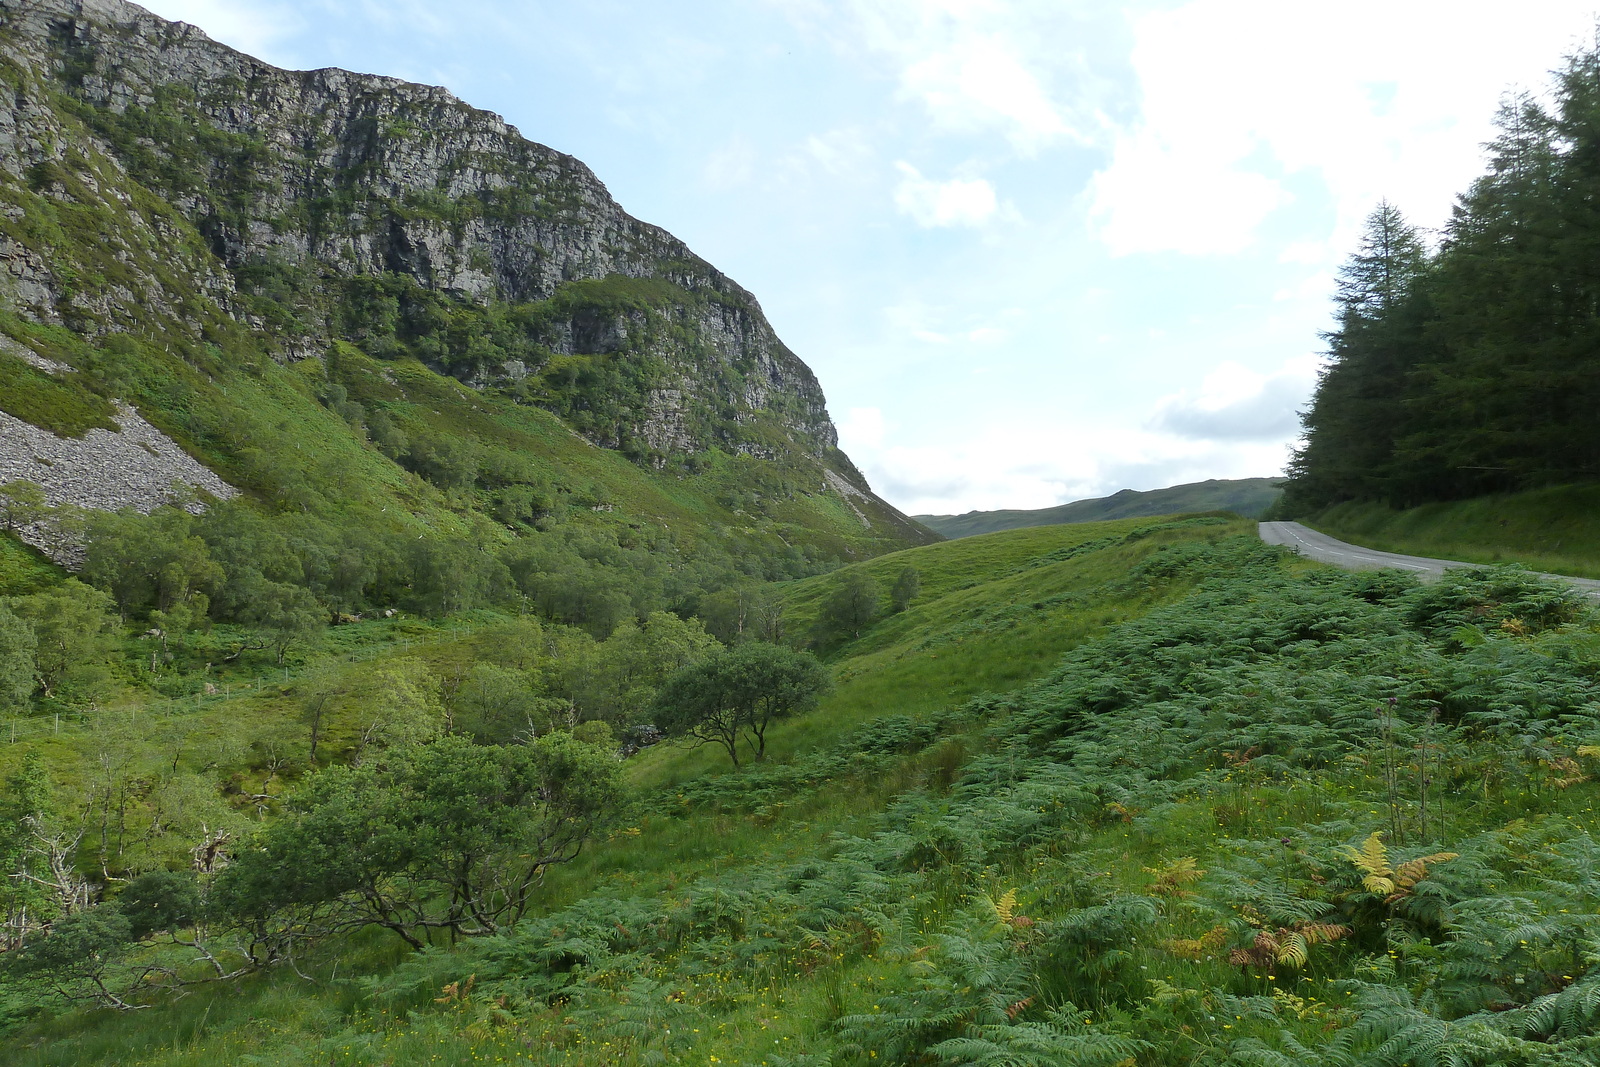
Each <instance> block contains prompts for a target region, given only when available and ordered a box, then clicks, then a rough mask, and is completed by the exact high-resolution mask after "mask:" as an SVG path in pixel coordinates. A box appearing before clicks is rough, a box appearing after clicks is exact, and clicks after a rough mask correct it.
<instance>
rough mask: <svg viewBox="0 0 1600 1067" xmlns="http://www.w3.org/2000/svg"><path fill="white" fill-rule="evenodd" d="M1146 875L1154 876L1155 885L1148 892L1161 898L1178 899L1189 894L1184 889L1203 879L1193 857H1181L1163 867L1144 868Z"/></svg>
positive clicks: (1203, 875)
mask: <svg viewBox="0 0 1600 1067" xmlns="http://www.w3.org/2000/svg"><path fill="white" fill-rule="evenodd" d="M1144 872H1145V873H1146V874H1151V875H1155V879H1156V881H1155V884H1154V885H1152V886H1151V887H1150V892H1152V893H1156V894H1158V895H1160V896H1163V897H1173V898H1175V899H1176V898H1180V897H1186V896H1190V895H1191V894H1190V893H1189V891H1188V890H1187V889H1185V888H1184V887H1185V886H1187V885H1190V884H1191V883H1194V882H1198V881H1199V880H1200V879H1201V878H1204V877H1205V873H1206V872H1205V871H1203V870H1201V869H1200V867H1199V864H1198V863H1196V861H1195V858H1194V857H1193V856H1181V857H1179V858H1178V859H1175V860H1173V861H1172V862H1171V863H1169V864H1167V865H1166V866H1165V867H1146V868H1145V869H1144Z"/></svg>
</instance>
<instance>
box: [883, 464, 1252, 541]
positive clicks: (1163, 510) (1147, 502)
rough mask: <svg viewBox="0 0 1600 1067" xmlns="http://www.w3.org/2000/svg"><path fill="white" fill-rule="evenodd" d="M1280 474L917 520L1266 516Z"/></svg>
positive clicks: (951, 533)
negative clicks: (1029, 508) (1027, 508)
mask: <svg viewBox="0 0 1600 1067" xmlns="http://www.w3.org/2000/svg"><path fill="white" fill-rule="evenodd" d="M1281 481H1282V480H1281V479H1278V478H1234V479H1226V478H1211V479H1208V480H1206V481H1203V482H1191V483H1189V484H1188V485H1174V486H1170V487H1168V488H1166V489H1151V490H1148V491H1145V492H1140V491H1138V490H1136V489H1124V490H1122V491H1121V492H1119V493H1113V494H1112V495H1111V496H1107V497H1096V498H1094V499H1092V500H1074V501H1072V502H1071V503H1069V504H1060V505H1057V506H1056V507H1053V508H1038V509H1035V510H1033V511H969V512H967V513H966V514H964V515H918V516H915V518H916V521H918V522H920V523H922V525H924V526H926V527H928V528H929V529H930V530H934V531H936V532H938V533H940V534H943V535H944V536H945V537H972V536H974V535H976V534H985V533H994V532H996V531H997V530H1019V529H1023V528H1025V527H1029V526H1051V525H1054V524H1056V523H1064V522H1105V521H1107V520H1111V519H1134V518H1143V517H1146V516H1150V515H1171V514H1174V513H1176V512H1180V511H1231V512H1233V513H1234V514H1235V515H1241V516H1243V517H1244V518H1247V519H1255V518H1259V517H1261V516H1262V515H1264V514H1265V513H1266V511H1267V509H1268V508H1270V507H1272V505H1273V504H1274V503H1276V502H1277V500H1278V498H1279V497H1280V496H1281V495H1282V489H1281V488H1280V487H1279V486H1280V484H1281Z"/></svg>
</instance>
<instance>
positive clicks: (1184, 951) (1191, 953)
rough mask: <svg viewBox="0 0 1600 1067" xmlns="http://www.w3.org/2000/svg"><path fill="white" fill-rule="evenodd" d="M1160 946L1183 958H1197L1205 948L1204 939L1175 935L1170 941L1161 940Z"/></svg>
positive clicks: (1202, 953)
mask: <svg viewBox="0 0 1600 1067" xmlns="http://www.w3.org/2000/svg"><path fill="white" fill-rule="evenodd" d="M1162 947H1163V948H1165V949H1166V950H1167V951H1168V952H1170V953H1172V954H1173V955H1174V956H1177V957H1178V958H1179V959H1185V960H1197V959H1199V958H1200V957H1201V956H1202V955H1204V953H1205V950H1206V945H1205V942H1204V941H1200V940H1197V939H1195V938H1192V937H1175V938H1173V939H1172V940H1171V941H1164V942H1162Z"/></svg>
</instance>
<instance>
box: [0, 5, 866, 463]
mask: <svg viewBox="0 0 1600 1067" xmlns="http://www.w3.org/2000/svg"><path fill="white" fill-rule="evenodd" d="M0 56H4V57H5V58H6V59H8V60H9V61H10V62H11V63H12V64H14V65H15V66H16V67H17V68H19V69H20V70H22V71H24V72H27V73H29V74H30V75H32V76H34V77H36V78H39V79H41V82H40V84H41V86H42V88H43V89H44V90H45V91H43V92H41V93H35V94H34V96H33V97H30V95H29V93H28V92H23V93H20V94H18V101H17V104H16V107H15V108H14V109H13V110H12V112H11V114H10V115H9V116H6V115H5V114H4V109H0V168H3V169H4V170H6V171H8V172H9V173H10V175H11V176H12V177H13V179H16V180H20V181H29V182H31V183H32V184H34V185H35V186H37V187H38V189H39V190H40V192H41V194H42V195H57V196H68V197H70V196H76V197H77V198H79V199H81V198H82V196H83V190H84V189H85V188H87V189H89V190H90V192H91V193H92V194H99V193H102V192H104V193H106V195H105V196H104V197H102V199H103V200H104V201H105V203H104V204H102V205H100V206H101V207H103V209H104V210H107V211H110V212H119V211H120V212H122V213H124V214H126V215H127V216H128V219H127V221H128V224H129V227H130V229H131V230H132V232H134V233H140V232H148V234H149V236H150V238H151V239H152V240H154V241H160V240H162V239H163V237H164V236H166V237H170V235H164V234H163V233H162V229H163V220H162V218H161V214H160V212H159V211H154V212H152V211H147V210H140V209H139V206H138V205H136V204H132V203H131V200H133V199H134V198H131V197H129V196H127V195H125V194H123V193H122V192H121V190H120V189H119V188H118V186H119V182H118V180H117V179H118V177H119V175H115V174H111V173H109V172H108V173H104V174H97V173H96V171H97V170H103V171H105V170H108V169H109V168H115V169H116V170H118V171H119V172H120V176H123V177H129V178H131V179H133V180H134V181H135V182H137V183H138V184H140V185H141V186H143V187H144V188H148V189H150V190H152V191H153V192H155V193H156V194H158V195H159V196H160V198H161V199H162V200H163V201H164V202H165V203H167V204H170V205H172V207H173V208H175V209H176V210H177V212H178V213H179V214H181V216H182V217H183V218H184V219H186V220H187V221H188V222H189V223H190V224H191V225H192V226H193V227H194V230H195V231H196V232H197V233H198V234H199V235H201V237H202V238H203V241H204V245H205V248H204V249H201V250H193V249H189V250H185V249H184V248H183V247H182V246H183V242H182V241H170V242H169V243H171V244H172V245H174V246H175V247H176V248H177V249H178V251H179V253H180V254H179V255H177V256H175V257H174V262H173V263H172V265H171V268H172V269H171V270H169V273H176V274H180V275H181V277H182V279H183V282H184V283H186V284H188V285H191V286H192V287H193V288H195V289H197V290H199V291H200V292H203V293H205V294H206V295H207V296H208V298H210V299H211V300H212V301H213V302H214V303H215V304H216V305H217V306H219V307H221V308H223V309H225V310H226V312H227V313H229V314H230V315H233V316H235V317H237V318H241V319H244V320H246V321H252V322H256V323H257V324H263V325H264V320H263V319H262V315H263V314H265V313H266V310H269V309H262V308H261V307H260V305H259V302H258V301H257V300H256V291H255V289H253V288H252V287H253V286H254V285H255V283H256V281H257V279H258V278H259V276H260V274H261V273H262V272H263V271H266V272H275V273H276V275H279V276H282V275H288V276H292V279H293V282H294V285H293V286H292V288H294V289H295V294H294V295H293V296H292V297H284V296H283V295H282V294H281V293H276V294H274V295H273V297H272V298H273V299H279V300H283V299H287V300H289V302H290V303H291V304H292V307H290V308H289V309H288V311H287V313H289V314H291V315H292V316H293V318H294V319H295V321H296V322H297V323H298V324H300V325H301V326H303V329H298V330H294V331H287V332H284V333H283V338H282V341H281V344H280V351H281V352H282V354H283V356H284V357H285V358H298V357H303V356H306V355H310V354H315V353H317V352H319V351H320V350H321V349H322V348H323V347H324V346H325V345H326V343H327V342H328V341H329V340H331V339H333V338H335V337H340V336H349V335H350V334H349V330H350V328H349V326H348V324H347V323H345V322H343V321H341V314H340V308H339V300H338V298H337V294H334V293H331V291H330V289H331V287H334V286H336V285H337V284H338V283H339V282H340V281H341V280H343V279H351V278H359V277H380V276H395V275H398V276H402V277H404V278H407V279H411V280H413V281H414V282H415V283H416V284H417V285H418V286H420V287H422V288H423V289H425V290H427V291H429V292H432V293H435V294H440V295H442V296H446V297H449V298H451V299H457V300H462V301H471V302H475V303H478V304H490V303H495V302H504V303H510V304H515V305H529V304H534V305H537V304H540V303H541V302H551V301H553V300H554V298H556V297H558V295H560V294H561V293H562V292H563V287H564V286H569V285H570V284H571V283H573V282H580V281H585V280H589V281H594V280H601V279H607V278H615V277H621V278H626V279H648V280H651V281H655V282H662V283H667V284H668V285H670V286H671V287H674V288H673V289H671V290H664V292H666V293H668V294H669V295H667V296H665V297H664V298H663V299H661V300H659V301H657V303H656V305H655V306H654V307H652V308H650V309H648V315H647V316H645V317H646V318H647V319H648V321H642V322H641V321H636V320H638V319H639V318H640V311H639V309H638V308H636V307H635V308H628V309H617V308H614V307H608V306H605V305H604V304H603V303H602V304H600V305H593V304H585V303H583V302H582V301H577V302H574V301H567V302H566V303H565V304H563V303H562V302H561V301H555V304H556V305H557V306H552V307H549V308H546V309H545V313H544V314H542V315H541V316H540V325H539V328H538V330H537V331H535V333H536V334H537V336H535V337H534V341H536V342H537V346H538V348H539V350H540V351H543V352H545V353H547V354H549V355H575V354H594V355H610V354H614V353H622V354H623V355H624V356H625V357H626V358H628V359H631V360H634V361H635V362H636V363H638V364H639V365H640V366H648V367H649V368H650V372H649V376H650V379H651V380H650V381H648V383H647V387H646V388H645V389H644V390H643V391H642V393H641V394H640V396H639V397H638V398H636V399H635V400H634V401H633V402H632V403H633V407H632V408H631V409H630V410H629V412H627V414H626V421H627V425H626V426H625V427H622V428H621V430H620V431H619V432H612V433H600V434H590V436H591V437H601V438H604V437H608V436H609V437H611V438H614V439H615V440H614V441H613V444H616V443H618V442H620V441H621V440H622V439H623V438H632V439H635V440H638V441H643V442H646V443H647V444H648V446H649V448H650V449H652V450H655V451H656V452H657V456H656V458H657V459H658V460H659V459H660V453H662V452H667V451H672V452H679V451H699V450H703V449H706V448H709V447H713V446H719V447H723V448H725V449H729V450H732V451H745V452H751V453H756V454H759V453H760V452H761V450H762V449H764V448H765V449H768V450H770V449H771V447H772V446H771V445H770V443H765V444H763V443H761V438H762V436H763V435H761V434H754V433H750V432H746V431H747V430H748V428H750V427H752V426H754V425H756V424H758V423H761V424H764V425H767V426H769V427H776V428H777V429H778V430H779V431H780V432H781V433H782V434H783V435H784V436H785V437H787V438H788V439H789V441H790V445H791V447H792V448H793V449H794V450H796V451H800V452H803V453H806V454H808V455H811V456H813V457H814V458H816V459H817V460H818V461H819V462H821V463H824V464H826V465H831V466H837V467H840V468H841V469H845V472H846V475H847V477H849V478H851V479H852V480H853V481H854V480H858V479H859V475H858V474H856V473H855V472H854V470H853V468H848V464H836V463H832V462H831V460H830V454H831V452H832V450H833V449H834V448H835V446H836V440H837V439H836V434H835V432H834V428H833V425H832V423H831V421H830V420H829V418H828V414H827V410H826V406H825V403H824V400H823V396H822V392H821V390H820V388H819V387H818V384H817V381H816V378H815V376H814V375H813V374H812V373H811V371H810V369H809V368H808V367H806V366H805V364H804V363H802V362H801V361H800V360H799V359H798V358H797V357H796V356H795V355H794V354H793V353H792V352H790V351H789V349H788V348H787V347H785V346H784V345H783V343H782V342H781V341H780V340H779V339H778V338H777V336H776V335H775V334H774V332H773V330H772V328H771V326H770V325H769V324H768V323H767V321H766V319H765V317H764V316H763V315H762V314H761V310H760V307H759V305H758V304H757V302H756V300H755V298H754V297H753V296H751V295H750V294H749V293H748V292H746V291H745V290H744V289H742V288H741V287H739V286H738V285H736V284H735V283H734V282H732V281H731V280H730V279H728V278H727V277H726V276H725V275H723V274H722V273H721V272H719V271H717V270H716V269H715V268H713V267H711V266H710V265H709V264H707V263H706V262H704V261H703V260H701V259H700V258H699V257H698V256H696V255H694V254H693V253H692V252H691V251H690V250H689V249H688V248H687V247H685V246H684V245H683V243H682V242H680V241H678V240H677V239H676V238H675V237H673V236H672V235H671V234H669V233H667V232H666V231H664V230H662V229H660V228H658V227H655V226H651V225H648V224H646V223H643V222H640V221H639V220H637V219H635V218H632V217H631V216H629V215H628V214H627V213H626V212H624V211H623V210H622V209H621V208H620V207H619V206H618V205H617V204H616V202H615V201H614V200H612V198H611V197H610V195H609V194H608V193H607V191H606V189H605V186H604V185H602V184H601V182H600V181H599V180H598V179H597V178H596V177H595V175H594V174H593V173H592V172H591V171H590V170H589V168H588V167H586V166H585V165H584V164H583V163H581V162H579V161H578V160H576V159H574V158H572V157H571V156H567V155H564V154H562V153H560V152H557V151H554V150H552V149H550V148H547V147H545V146H544V145H540V144H537V143H534V142H532V141H529V140H527V139H525V138H524V137H522V136H521V134H520V133H519V132H518V131H517V130H516V128H514V127H512V126H510V125H509V124H507V123H506V122H505V121H504V120H503V119H502V118H501V117H500V116H498V115H494V114H491V113H489V112H485V111H480V110H478V109H475V108H472V107H469V106H468V105H466V104H465V103H463V102H461V101H460V100H458V99H456V98H455V97H454V96H452V95H451V94H450V93H449V92H447V91H446V90H444V89H441V88H437V87H432V86H425V85H417V84H412V83H408V82H403V81H399V80H396V79H393V78H386V77H379V76H374V75H364V74H354V73H351V72H348V71H343V70H336V69H327V70H315V71H285V70H280V69H278V68H276V67H273V66H270V65H268V64H266V63H263V62H261V61H259V60H256V59H253V58H251V57H250V56H247V55H243V54H241V53H239V52H237V51H235V50H233V49H231V48H228V47H226V46H224V45H220V44H218V43H217V42H215V41H212V40H211V39H210V38H208V37H207V36H206V35H205V34H204V33H203V32H201V31H200V30H199V29H197V28H195V27H193V26H188V25H185V24H182V23H171V22H167V21H165V20H163V19H160V18H158V17H156V16H154V15H152V14H150V13H149V12H147V11H145V10H144V9H143V8H140V7H138V6H136V5H134V4H130V3H124V2H121V0H0ZM50 92H61V93H64V94H65V95H66V97H67V98H68V99H70V100H71V101H72V103H73V109H72V110H73V115H72V116H71V118H72V119H73V120H74V121H79V122H81V123H82V124H83V125H84V126H85V127H86V128H87V130H88V131H89V133H90V135H91V138H92V140H93V148H94V150H95V151H94V152H93V153H92V156H93V157H94V158H92V159H90V161H89V162H88V163H87V164H81V165H80V164H78V163H77V162H76V161H75V160H74V159H73V157H72V156H71V153H70V151H69V150H68V148H67V147H65V146H67V145H70V144H72V143H73V142H74V141H81V140H82V137H81V135H78V136H73V134H74V131H71V130H62V129H61V126H62V122H61V117H60V116H59V115H57V114H55V113H54V112H53V111H52V109H51V107H50V105H49V104H48V102H47V101H44V100H42V99H36V98H35V97H42V96H48V95H49V93H50ZM8 119H9V125H6V123H7V120H8ZM63 133H64V134H66V136H59V135H58V134H63ZM60 169H64V170H66V171H69V172H70V173H67V174H63V175H58V174H57V170H60ZM58 177H59V179H60V180H59V181H57V180H56V179H57V178H58ZM134 243H137V239H136V240H135V242H134ZM0 245H3V246H0V259H3V260H4V261H5V263H6V264H7V266H8V268H9V271H10V298H11V301H12V303H13V304H14V305H16V306H19V307H22V308H25V309H28V310H29V311H30V312H31V313H32V314H33V315H34V316H36V317H38V318H40V319H42V320H45V321H58V320H60V319H61V318H62V317H63V316H68V317H70V316H72V315H77V317H78V318H79V319H80V320H81V321H80V322H79V323H78V324H77V325H78V326H79V328H86V329H94V328H101V329H113V328H118V327H119V326H120V325H121V324H124V323H126V322H127V321H128V320H130V319H137V318H141V317H147V316H148V315H149V313H150V311H151V310H152V309H155V310H157V311H168V312H171V317H172V318H174V319H180V320H181V319H183V318H184V317H185V316H184V309H183V308H181V307H178V306H175V303H181V301H179V299H178V297H177V296H175V295H174V294H172V293H170V292H168V291H167V290H168V289H169V288H170V286H168V285H166V284H164V283H163V284H156V285H152V284H149V279H148V278H141V277H139V272H138V271H130V272H128V273H129V274H130V275H131V276H132V277H130V278H129V279H117V280H111V279H107V284H105V285H103V286H101V287H99V288H97V289H96V290H95V291H94V292H92V293H89V292H86V291H85V287H84V286H83V285H82V278H81V275H82V273H83V272H82V271H81V270H80V271H79V272H78V274H79V277H78V278H75V279H63V278H62V277H60V276H59V271H56V270H53V266H52V261H51V257H48V256H44V255H41V254H40V250H39V249H38V248H37V247H32V246H30V244H29V242H28V241H26V240H17V239H12V240H10V241H9V242H0ZM136 251H137V250H136V249H130V250H129V252H130V254H132V253H134V252H136ZM198 252H205V253H209V255H201V254H196V253H198ZM217 265H220V266H221V267H222V268H224V269H222V270H218V269H216V268H217ZM99 273H100V274H101V275H104V274H105V273H106V272H105V271H100V272H99ZM178 287H179V288H182V285H181V284H180V285H179V286H178ZM241 294H242V296H243V299H241ZM358 332H359V331H358ZM641 334H642V336H641ZM685 337H687V338H688V339H689V340H688V343H684V341H683V338H685ZM351 339H354V340H356V341H358V342H360V341H361V340H362V339H363V338H362V337H360V336H355V337H352V338H351ZM438 359H439V361H440V366H439V367H438V368H437V369H442V370H444V369H447V370H448V371H449V372H450V373H453V374H456V375H457V376H458V377H463V378H466V379H469V380H473V381H477V382H480V383H490V382H493V381H496V380H499V379H507V378H516V377H519V376H526V375H527V374H529V373H537V372H538V370H539V367H538V365H537V363H538V360H537V358H535V359H534V360H532V362H533V363H534V365H532V366H530V365H529V364H530V360H529V359H527V358H522V357H519V358H518V359H517V360H515V361H509V360H501V361H499V362H494V363H491V364H489V365H483V364H481V363H474V362H472V360H471V359H470V353H459V352H444V353H442V354H440V355H439V356H438ZM585 432H586V433H587V432H588V431H585ZM768 436H770V435H768Z"/></svg>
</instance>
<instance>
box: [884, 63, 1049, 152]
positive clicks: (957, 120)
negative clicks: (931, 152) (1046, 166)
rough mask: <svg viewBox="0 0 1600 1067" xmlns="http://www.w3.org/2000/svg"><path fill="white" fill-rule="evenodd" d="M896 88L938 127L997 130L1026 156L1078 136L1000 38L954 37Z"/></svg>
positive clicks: (908, 71)
mask: <svg viewBox="0 0 1600 1067" xmlns="http://www.w3.org/2000/svg"><path fill="white" fill-rule="evenodd" d="M900 88H901V93H902V95H904V96H906V97H909V98H911V99H916V100H920V101H921V102H922V104H923V106H924V107H926V108H927V110H928V114H929V116H930V117H931V118H932V119H933V121H934V123H935V124H936V125H938V126H942V127H944V128H947V129H951V130H955V131H959V132H968V131H973V130H983V129H987V128H995V129H999V130H1002V131H1004V133H1005V134H1006V136H1007V137H1008V138H1009V139H1010V140H1011V142H1012V144H1013V145H1014V146H1015V147H1016V148H1017V150H1018V151H1021V152H1023V153H1024V154H1032V153H1034V152H1036V151H1038V150H1039V149H1040V148H1042V147H1044V146H1045V145H1047V144H1049V143H1051V142H1052V141H1056V140H1059V139H1061V138H1062V137H1069V136H1076V135H1075V134H1074V131H1073V130H1072V129H1071V127H1069V126H1068V125H1067V123H1066V121H1065V120H1064V119H1063V118H1062V116H1061V114H1060V113H1059V112H1058V111H1057V109H1056V106H1055V104H1054V103H1052V102H1051V100H1050V98H1049V96H1048V94H1046V92H1045V90H1044V87H1043V86H1042V85H1041V84H1040V83H1039V79H1038V78H1036V77H1035V76H1034V74H1033V73H1032V72H1031V71H1029V70H1028V68H1027V67H1026V66H1025V65H1024V62H1023V59H1022V57H1021V56H1020V55H1018V54H1017V52H1016V51H1014V50H1013V49H1012V48H1010V47H1009V46H1008V45H1007V43H1006V42H1005V41H1004V40H1003V39H1002V38H1000V37H999V36H979V35H977V34H970V35H968V34H963V35H960V36H958V37H957V38H956V39H955V40H953V41H952V42H951V43H950V44H949V45H948V46H947V47H944V48H941V49H939V50H938V51H935V52H933V53H932V54H930V55H927V56H925V57H923V58H921V59H918V60H916V61H915V62H913V63H911V65H910V66H908V67H906V68H905V70H904V71H903V72H902V74H901V76H900Z"/></svg>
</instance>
